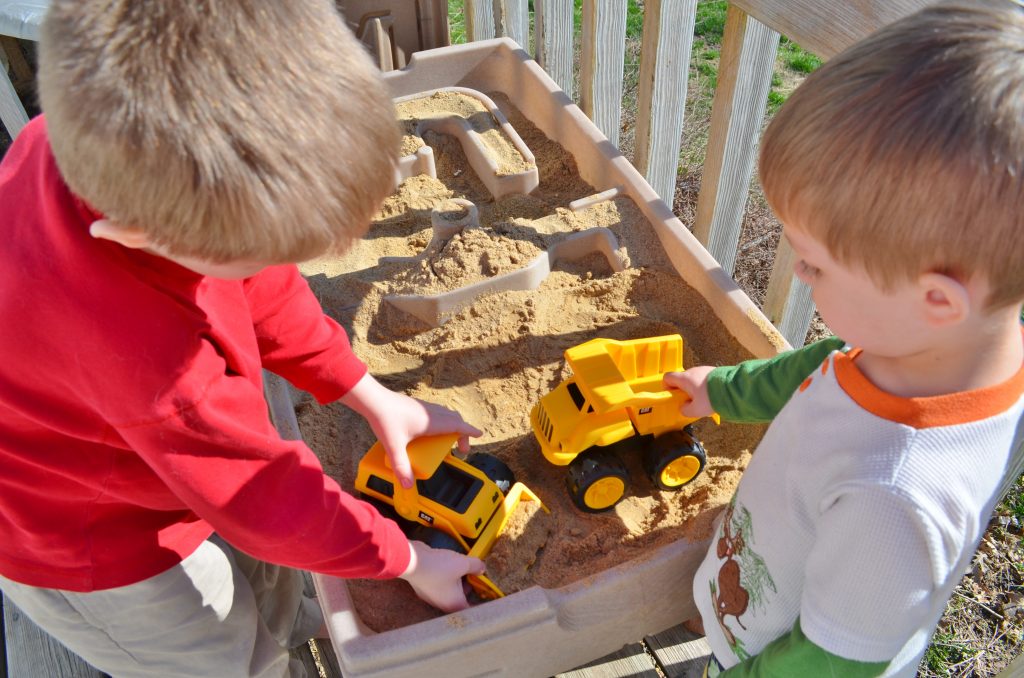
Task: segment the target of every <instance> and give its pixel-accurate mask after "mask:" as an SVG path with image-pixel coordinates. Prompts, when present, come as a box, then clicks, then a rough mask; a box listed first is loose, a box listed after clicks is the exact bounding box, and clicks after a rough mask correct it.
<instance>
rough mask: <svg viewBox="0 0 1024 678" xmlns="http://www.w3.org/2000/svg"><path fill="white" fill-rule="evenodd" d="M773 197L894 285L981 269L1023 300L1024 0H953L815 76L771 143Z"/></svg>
mask: <svg viewBox="0 0 1024 678" xmlns="http://www.w3.org/2000/svg"><path fill="white" fill-rule="evenodd" d="M760 174H761V181H762V184H763V186H764V190H765V195H766V197H767V199H768V202H769V204H770V205H771V206H772V208H773V209H774V210H775V212H776V213H777V214H779V215H780V217H781V218H782V219H783V220H788V219H793V220H795V221H794V225H799V226H800V227H801V228H802V229H804V230H806V231H807V232H808V233H809V234H810V235H812V236H814V237H815V238H817V239H818V240H820V241H821V242H822V243H824V244H825V246H826V247H828V249H829V251H830V252H831V253H832V255H833V256H834V257H836V259H837V260H839V261H841V262H843V263H845V264H858V265H860V266H862V267H863V268H864V269H866V271H867V272H868V274H869V275H871V276H872V278H874V279H875V280H876V281H878V282H879V283H880V284H881V285H883V286H885V287H888V286H891V285H892V284H893V283H895V282H898V281H902V280H909V279H913V278H915V277H916V276H918V275H920V274H922V273H924V272H941V273H946V274H948V275H952V276H954V277H958V278H960V279H962V280H963V279H970V278H971V277H972V276H974V275H976V274H980V275H982V276H983V277H984V278H985V279H986V280H987V281H988V282H989V284H990V285H991V289H992V292H991V295H990V298H989V299H988V300H987V305H988V307H990V308H992V307H1000V306H1005V305H1008V304H1012V303H1019V302H1020V301H1021V300H1024V273H1022V266H1024V6H1022V5H1021V4H1020V3H1019V2H1015V1H1013V0H989V1H978V2H971V1H963V0H961V1H958V2H945V3H941V4H938V5H935V6H931V7H928V8H926V9H924V10H922V11H919V12H917V13H916V14H913V15H911V16H909V17H906V18H904V19H902V20H900V21H897V22H895V23H893V24H891V25H889V26H888V27H886V28H883V29H882V30H880V31H878V32H877V33H875V34H873V35H872V36H870V37H868V38H867V39H865V40H864V41H862V42H860V43H858V44H856V45H854V46H853V47H851V48H849V49H847V50H846V51H844V52H843V53H842V54H840V55H838V56H836V57H835V58H834V59H832V60H831V61H829V62H827V63H826V64H825V65H824V66H822V67H821V68H820V69H818V70H817V71H816V72H815V73H813V74H811V75H810V76H809V77H808V78H807V80H806V81H805V82H804V83H803V84H802V85H800V86H799V87H798V88H797V89H796V91H795V92H794V93H793V94H792V96H791V97H790V98H789V100H788V101H787V102H786V104H785V105H783V107H782V109H781V110H780V111H779V112H778V114H777V115H776V116H775V118H774V120H773V121H772V122H771V124H770V125H769V127H768V130H767V131H766V133H765V135H764V139H763V142H762V144H761V152H760Z"/></svg>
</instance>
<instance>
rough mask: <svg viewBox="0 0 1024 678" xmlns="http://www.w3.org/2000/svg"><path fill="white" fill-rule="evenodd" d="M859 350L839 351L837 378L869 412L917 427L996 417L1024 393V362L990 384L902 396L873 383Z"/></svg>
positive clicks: (963, 422)
mask: <svg viewBox="0 0 1024 678" xmlns="http://www.w3.org/2000/svg"><path fill="white" fill-rule="evenodd" d="M859 353H860V352H859V350H855V351H851V352H850V353H848V354H843V353H836V354H835V366H836V381H837V382H839V386H840V387H841V388H842V389H843V391H845V392H846V394H847V395H848V396H850V397H851V398H853V400H854V402H856V403H857V404H858V405H860V406H861V407H862V408H863V409H865V410H867V411H868V412H870V413H872V414H874V415H876V416H879V417H881V418H883V419H888V420H889V421H894V422H897V423H900V424H906V425H907V426H912V427H914V428H933V427H936V426H955V425H957V424H966V423H969V422H972V421H981V420H982V419H988V418H989V417H994V416H996V415H998V414H1001V413H1002V412H1005V411H1006V410H1008V409H1010V408H1011V407H1013V405H1014V404H1016V402H1017V401H1018V400H1020V397H1021V395H1022V394H1024V366H1022V367H1021V369H1019V370H1017V373H1016V374H1015V375H1013V376H1012V377H1010V378H1009V379H1008V380H1007V381H1004V382H1003V383H1001V384H997V385H995V386H990V387H988V388H980V389H976V390H973V391H962V392H960V393H950V394H947V395H941V396H931V397H928V398H902V397H900V396H895V395H893V394H891V393H887V392H885V391H883V390H881V389H880V388H878V387H877V386H875V385H874V384H872V383H871V382H870V381H869V380H868V378H867V377H866V376H864V373H863V372H861V371H860V369H858V368H857V366H856V365H855V364H854V361H855V359H856V357H857V355H858V354H859Z"/></svg>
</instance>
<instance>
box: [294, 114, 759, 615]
mask: <svg viewBox="0 0 1024 678" xmlns="http://www.w3.org/2000/svg"><path fill="white" fill-rule="evenodd" d="M491 96H492V98H493V99H494V100H495V101H496V103H497V104H498V105H499V106H500V107H501V108H502V111H503V112H504V113H505V114H506V115H507V116H508V118H509V120H510V121H511V123H512V125H513V127H514V128H515V129H516V131H517V132H518V133H519V134H520V136H522V137H523V139H524V140H525V141H526V143H527V145H528V146H529V147H530V149H531V150H532V151H533V153H534V155H535V156H536V157H537V158H538V169H539V172H540V186H539V187H538V188H537V189H536V190H534V191H533V193H532V194H531V195H528V196H523V195H515V196H507V197H505V198H502V199H499V200H494V199H492V198H491V197H490V194H489V193H488V192H487V190H486V188H484V186H483V184H482V183H481V182H480V181H479V179H477V178H476V176H475V175H474V174H473V172H472V171H471V170H469V168H468V165H467V164H466V160H465V156H464V155H463V153H462V150H461V147H460V145H459V143H458V142H457V141H456V140H454V139H452V138H451V137H447V136H443V135H442V136H439V137H438V138H437V139H436V143H435V145H434V152H435V154H436V160H437V172H438V179H436V180H435V179H431V178H429V177H426V176H417V177H414V178H412V179H409V180H407V181H405V182H404V183H403V184H402V185H401V186H400V188H399V190H398V191H397V192H396V194H395V195H393V196H392V197H391V198H389V200H388V201H387V203H386V204H385V205H384V207H383V208H382V210H381V213H380V215H379V217H378V219H377V221H376V222H375V223H374V225H373V227H372V228H371V229H370V232H369V233H368V235H367V236H366V238H365V239H363V240H362V241H360V242H358V243H357V244H356V245H355V246H354V247H353V248H352V249H351V250H350V251H349V252H347V253H346V254H345V255H344V256H341V257H335V258H331V259H323V260H318V261H315V262H310V263H309V264H305V265H304V266H303V272H304V273H305V274H306V275H307V277H308V279H309V281H310V284H311V286H312V288H313V290H314V292H315V293H316V294H317V296H318V297H319V299H320V301H321V303H322V304H323V306H324V308H325V309H326V311H327V313H329V314H330V315H331V316H333V317H334V318H336V319H337V320H338V321H339V322H340V323H341V324H342V325H343V326H344V327H345V328H346V329H347V330H348V332H349V334H350V336H351V338H352V343H353V346H354V349H355V351H356V353H357V354H358V355H359V356H360V357H361V358H363V359H364V360H365V361H366V362H367V363H368V365H369V368H370V371H371V372H372V373H373V374H374V375H375V376H376V377H377V378H378V379H379V380H380V381H381V382H382V383H384V384H385V385H387V386H388V387H389V388H392V389H395V390H398V391H403V392H405V393H408V394H410V395H412V396H414V397H417V398H422V399H424V400H430V401H434V402H438V403H441V404H444V405H446V406H448V407H451V408H453V409H456V410H458V411H460V412H461V413H462V414H463V416H464V417H465V418H466V419H467V420H468V421H470V422H471V423H473V424H474V425H476V426H478V427H479V428H481V429H482V430H483V431H484V432H485V434H484V436H483V437H482V438H480V439H477V440H476V441H475V442H474V449H475V450H478V451H482V452H488V453H490V454H493V455H494V456H496V457H499V458H500V459H502V460H503V461H504V462H505V463H506V464H508V466H509V467H510V468H511V469H512V471H513V472H514V473H515V474H516V478H517V479H518V480H519V481H521V482H523V483H525V484H526V485H527V486H529V487H530V488H531V489H532V490H533V491H534V492H536V493H537V495H538V496H539V497H540V498H541V500H542V501H543V502H544V503H545V505H546V506H547V507H548V508H550V509H551V522H552V532H551V534H550V536H549V537H548V540H547V543H546V545H545V546H544V548H543V549H542V550H541V551H540V553H539V555H538V556H537V558H536V562H535V563H534V564H533V565H532V567H531V568H530V573H531V575H532V580H533V582H534V583H536V584H539V585H541V586H544V587H547V588H556V587H561V586H565V585H569V584H571V583H573V582H577V581H579V580H581V579H583V578H584V577H586V576H588V575H590V574H594V573H597V572H602V571H604V570H607V569H608V568H611V567H613V566H616V565H619V564H622V563H625V562H627V561H629V560H633V559H642V558H644V557H645V556H646V555H648V554H651V553H652V552H653V551H654V550H655V549H657V548H658V547H660V546H664V545H665V544H668V543H670V542H672V541H675V540H678V539H694V540H703V539H708V538H709V537H710V536H711V528H712V523H713V521H714V518H715V517H716V516H717V515H718V514H719V512H720V511H721V509H722V508H723V507H724V505H725V503H726V502H727V501H728V500H729V498H730V497H731V496H732V492H733V490H734V489H735V486H736V483H737V482H738V480H739V477H740V474H741V472H742V469H743V468H745V466H746V464H747V461H748V460H749V455H750V450H751V449H752V448H753V447H754V446H755V445H756V443H757V441H758V440H759V439H760V436H761V434H762V433H763V428H761V427H752V426H739V425H729V424H723V425H721V426H715V424H714V423H712V422H710V421H701V422H698V423H697V424H696V425H695V429H696V432H697V435H698V436H699V437H700V438H701V439H702V440H703V442H704V445H705V447H706V448H707V453H708V463H707V467H706V469H705V471H704V472H703V473H702V474H701V475H700V476H698V477H697V479H696V480H695V481H694V482H693V483H691V484H690V485H688V486H686V487H685V488H683V489H682V490H681V491H678V492H663V491H661V490H658V489H657V488H656V487H654V486H653V485H652V484H651V482H650V481H649V480H648V479H647V478H646V476H645V474H644V472H643V469H642V467H641V463H640V460H639V458H633V459H626V460H625V461H626V465H627V467H628V469H629V472H630V474H631V476H632V482H631V486H630V489H629V492H628V493H627V496H626V498H625V499H624V500H623V501H622V502H620V503H619V504H618V505H617V506H616V507H615V508H614V510H612V511H610V512H607V513H603V514H585V513H583V512H581V511H579V510H578V509H577V508H576V507H575V506H574V505H573V504H572V501H571V500H570V498H569V495H568V492H567V491H566V488H565V471H566V470H565V468H564V467H556V466H553V465H552V464H550V463H548V462H547V461H546V460H545V459H544V458H543V456H542V455H541V453H540V449H539V447H538V445H537V442H536V440H535V439H534V437H533V434H532V432H531V430H530V424H529V411H530V408H531V407H532V406H533V404H534V403H535V402H536V401H537V400H538V399H539V398H540V397H541V396H542V395H544V394H545V393H547V392H548V391H550V390H551V389H552V388H554V387H555V386H556V385H557V384H558V383H559V382H560V381H561V380H562V379H564V378H565V377H567V376H568V374H569V372H568V370H567V369H566V368H565V364H564V360H563V356H562V354H563V352H564V351H565V349H567V348H569V347H571V346H574V345H576V344H579V343H582V342H584V341H587V340H589V339H593V338H595V337H609V338H613V339H632V338H638V337H645V336H656V335H663V334H673V333H679V334H681V335H682V336H683V340H684V342H685V347H684V363H685V365H686V366H687V367H689V366H692V365H696V364H705V363H708V364H731V363H734V362H736V361H738V360H742V359H745V358H749V357H750V355H749V354H748V353H747V352H746V351H745V350H744V349H742V348H741V347H740V346H739V345H738V343H737V342H736V341H735V340H734V339H733V338H732V336H731V335H730V334H729V332H728V331H727V330H726V329H725V327H724V326H723V325H722V323H721V322H720V321H719V320H718V318H717V317H716V316H715V314H714V312H713V311H712V309H711V308H709V307H708V305H707V303H706V302H705V301H704V299H703V298H702V297H701V296H700V295H699V294H698V293H696V292H695V291H694V290H693V289H691V288H690V287H688V286H687V285H686V284H685V283H683V282H682V280H681V279H680V278H679V277H678V275H677V274H676V273H675V270H674V269H673V268H672V266H671V264H670V263H669V261H668V259H667V257H666V255H665V253H664V251H663V249H662V248H661V245H660V243H659V242H658V238H657V235H656V234H655V232H654V230H653V228H652V227H651V225H650V224H649V223H648V222H647V221H646V219H645V218H644V217H643V215H642V214H641V213H640V211H639V210H638V209H637V207H636V205H635V204H634V203H633V202H632V200H630V199H629V198H626V197H619V198H616V199H615V200H613V201H606V202H602V203H598V204H596V205H594V206H592V207H590V208H587V209H585V210H583V211H580V212H572V211H570V210H569V209H568V205H569V203H570V202H571V201H573V200H576V199H579V198H583V197H586V196H589V195H592V194H594V193H595V192H596V191H595V190H594V188H593V187H591V186H588V185H587V184H586V183H585V182H584V181H582V180H581V178H580V177H579V174H578V172H577V170H576V167H575V163H574V161H573V159H572V157H571V156H569V155H568V154H567V153H565V152H564V151H563V150H562V148H561V147H560V146H559V145H558V144H556V143H554V142H552V141H551V140H549V139H547V138H545V137H544V135H543V134H541V133H540V132H539V131H538V130H537V129H536V128H535V127H534V126H533V125H532V124H531V123H530V122H529V121H527V120H526V119H525V118H524V117H523V116H522V115H521V114H519V112H518V111H516V110H514V109H513V108H512V107H511V106H510V105H509V104H508V102H507V100H506V99H503V98H501V97H500V95H498V96H495V95H491ZM451 198H464V199H467V200H470V201H472V202H473V203H475V204H476V205H477V207H478V209H479V212H480V225H481V228H480V230H481V231H482V233H481V234H477V235H475V236H472V237H473V238H476V237H479V236H486V237H487V239H488V240H489V241H490V243H491V245H489V246H499V247H505V248H507V250H506V251H504V252H500V253H499V252H490V254H489V261H506V260H507V261H509V262H511V259H512V258H513V257H516V258H518V257H520V256H523V254H522V252H521V251H520V248H521V247H524V246H525V247H526V248H527V249H528V250H530V251H532V248H533V247H537V248H544V247H546V246H547V245H548V244H550V243H551V242H553V241H556V240H557V239H558V238H564V237H565V236H566V235H567V234H569V233H572V232H575V231H579V230H582V229H587V228H593V227H597V226H604V227H607V228H608V229H610V230H611V231H612V232H613V233H614V234H615V236H616V237H617V238H618V242H619V245H620V254H621V256H622V258H623V259H624V260H625V261H626V262H627V263H628V268H626V270H624V271H621V272H618V273H615V272H613V271H612V270H610V268H609V266H608V263H607V261H605V259H604V258H603V257H601V256H599V255H596V254H595V255H593V256H589V257H586V258H584V259H582V260H578V261H573V262H568V263H563V264H561V265H559V266H558V267H556V270H554V271H552V273H551V275H550V276H548V277H547V279H546V280H545V281H544V283H543V284H542V285H541V286H540V287H539V288H538V289H535V290H529V291H517V292H503V293H500V294H495V295H491V296H487V297H484V298H482V299H479V300H478V301H477V302H476V303H474V304H473V305H472V306H470V307H468V308H466V309H464V310H462V311H461V312H459V313H458V314H456V315H455V316H454V317H452V318H451V319H450V320H449V321H448V322H446V323H445V324H443V325H441V326H440V327H436V328H432V327H430V326H428V325H426V324H424V323H423V322H421V321H419V320H417V319H415V318H413V317H412V316H409V315H407V314H405V313H403V312H401V311H399V310H397V309H396V308H394V307H393V306H391V305H390V304H388V303H382V299H383V297H384V296H385V295H387V294H389V293H392V292H394V291H395V289H396V287H397V286H400V285H401V286H407V285H408V284H409V283H410V282H411V281H412V279H413V278H414V277H415V276H416V275H417V272H416V270H415V269H414V268H412V270H410V267H414V266H415V262H414V261H413V262H412V263H410V262H408V261H407V262H405V263H404V264H403V263H395V262H391V263H387V264H385V265H378V260H379V259H380V258H381V257H407V258H414V257H417V256H419V255H421V254H423V253H424V252H423V250H424V248H426V247H427V245H428V243H429V242H430V240H431V236H432V231H431V223H430V213H431V209H432V208H434V207H437V206H440V205H442V204H443V203H445V201H447V200H449V199H451ZM474 242H476V241H475V240H474ZM454 249H455V248H453V252H454ZM439 256H440V258H441V259H443V258H444V256H443V254H440V253H439ZM437 263H440V262H437V258H436V257H435V264H437ZM403 267H404V269H405V270H403ZM482 274H483V273H482V272H480V271H478V272H475V273H474V275H482ZM428 282H429V281H428ZM405 291H408V290H405ZM297 414H298V417H299V424H300V427H301V429H302V432H303V436H304V438H305V440H306V442H307V443H308V444H309V445H310V446H311V447H312V449H313V450H314V451H315V452H316V453H317V455H318V456H319V457H320V459H321V460H322V461H323V464H324V467H325V469H326V470H327V472H328V473H329V474H331V475H332V476H333V477H335V478H336V479H337V480H338V481H339V482H340V483H341V485H342V487H344V488H347V489H351V488H352V485H353V481H354V478H355V470H356V466H357V464H358V461H359V459H360V457H361V456H362V455H363V454H364V453H365V452H366V451H367V450H368V449H369V448H370V446H371V445H372V444H373V442H374V436H373V434H372V432H371V431H370V430H369V427H368V426H367V425H366V423H365V422H364V421H363V420H362V419H361V418H360V417H359V416H358V415H356V414H354V413H352V412H351V411H350V410H347V409H346V408H345V407H343V406H341V405H337V404H335V405H330V406H327V407H321V406H319V405H317V404H316V403H315V402H314V401H312V399H311V398H308V397H307V398H305V399H304V400H303V401H302V402H301V403H300V405H299V406H298V408H297ZM652 585H654V586H656V583H654V584H652ZM350 590H351V592H352V595H353V598H354V604H355V609H356V611H357V612H358V613H359V615H360V616H361V618H362V619H363V621H364V622H365V623H366V624H367V625H368V626H369V627H370V628H372V629H374V630H378V631H382V630H388V629H391V628H396V627H398V626H403V625H405V624H408V623H412V622H415V621H419V620H423V619H428V618H431V617H435V616H438V614H439V613H437V612H436V611H435V610H433V609H431V608H429V607H428V606H426V605H425V604H422V603H420V602H419V601H418V599H416V597H415V596H414V594H413V593H412V590H411V589H410V588H409V587H408V585H406V584H405V583H404V582H402V581H400V580H392V581H384V582H377V581H353V582H351V583H350ZM669 594H671V592H669Z"/></svg>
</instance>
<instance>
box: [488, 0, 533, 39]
mask: <svg viewBox="0 0 1024 678" xmlns="http://www.w3.org/2000/svg"><path fill="white" fill-rule="evenodd" d="M494 33H495V35H497V36H499V37H509V38H512V39H513V40H515V41H516V44H518V45H519V46H520V47H522V48H523V49H525V50H526V51H530V9H529V7H528V6H527V0H494Z"/></svg>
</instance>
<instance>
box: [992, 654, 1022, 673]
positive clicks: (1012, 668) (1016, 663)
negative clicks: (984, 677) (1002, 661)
mask: <svg viewBox="0 0 1024 678" xmlns="http://www.w3.org/2000/svg"><path fill="white" fill-rule="evenodd" d="M1021 676H1024V654H1022V655H1018V656H1017V658H1016V659H1014V660H1013V661H1012V662H1010V665H1009V666H1007V667H1006V668H1005V669H1003V670H1002V671H1000V672H999V675H998V676H996V678H1021Z"/></svg>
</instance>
